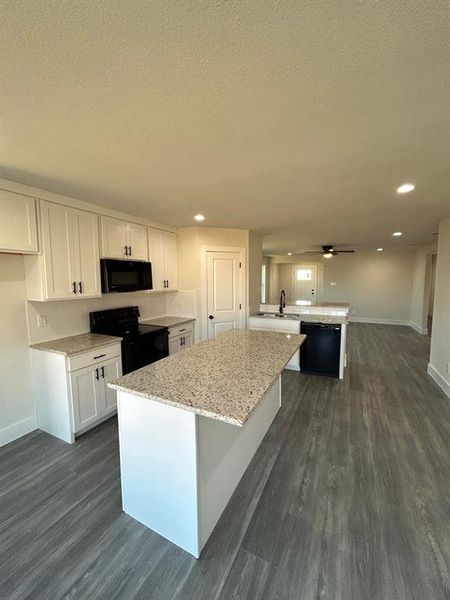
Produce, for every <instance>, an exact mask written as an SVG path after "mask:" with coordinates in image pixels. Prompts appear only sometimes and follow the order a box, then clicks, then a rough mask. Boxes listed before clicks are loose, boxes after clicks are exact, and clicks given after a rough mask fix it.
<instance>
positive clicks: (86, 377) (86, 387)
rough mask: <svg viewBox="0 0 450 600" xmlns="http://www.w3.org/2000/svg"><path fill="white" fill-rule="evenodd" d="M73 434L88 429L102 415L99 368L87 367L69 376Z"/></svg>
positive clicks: (101, 386) (101, 385) (101, 387)
mask: <svg viewBox="0 0 450 600" xmlns="http://www.w3.org/2000/svg"><path fill="white" fill-rule="evenodd" d="M70 382H71V389H72V402H73V417H74V426H75V433H77V432H78V431H81V430H82V429H85V428H86V427H89V425H92V424H93V423H95V421H97V420H98V419H99V418H100V417H101V416H102V414H103V402H104V399H103V384H102V383H100V371H99V367H98V366H96V367H94V366H89V367H86V368H84V369H80V370H78V371H72V373H71V374H70Z"/></svg>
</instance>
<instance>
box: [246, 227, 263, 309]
mask: <svg viewBox="0 0 450 600" xmlns="http://www.w3.org/2000/svg"><path fill="white" fill-rule="evenodd" d="M262 259H263V250H262V235H261V234H259V233H255V232H254V231H249V236H248V312H249V314H253V313H255V312H258V311H259V305H260V304H261V273H262Z"/></svg>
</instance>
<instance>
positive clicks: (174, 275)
mask: <svg viewBox="0 0 450 600" xmlns="http://www.w3.org/2000/svg"><path fill="white" fill-rule="evenodd" d="M148 254H149V260H150V262H151V263H152V277H153V289H154V290H167V289H172V290H176V289H178V245H177V234H176V233H170V232H169V231H161V230H160V229H153V228H149V229H148Z"/></svg>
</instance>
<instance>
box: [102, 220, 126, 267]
mask: <svg viewBox="0 0 450 600" xmlns="http://www.w3.org/2000/svg"><path fill="white" fill-rule="evenodd" d="M100 219H101V228H102V257H104V258H127V252H128V251H127V248H128V245H129V244H128V223H127V222H126V221H120V220H119V219H112V218H111V217H100Z"/></svg>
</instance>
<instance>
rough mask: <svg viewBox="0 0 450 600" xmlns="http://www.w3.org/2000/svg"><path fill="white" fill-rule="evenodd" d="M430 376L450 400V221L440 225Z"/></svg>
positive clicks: (449, 219)
mask: <svg viewBox="0 0 450 600" xmlns="http://www.w3.org/2000/svg"><path fill="white" fill-rule="evenodd" d="M428 372H429V373H430V375H431V376H432V377H433V378H434V379H435V380H436V381H437V382H438V383H439V385H440V386H441V387H442V389H443V390H444V391H445V392H446V394H447V395H448V396H449V397H450V217H448V218H447V219H445V220H444V221H442V222H441V223H440V225H439V241H438V255H437V263H436V287H435V292H434V310H433V325H432V332H431V353H430V364H429V365H428Z"/></svg>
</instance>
